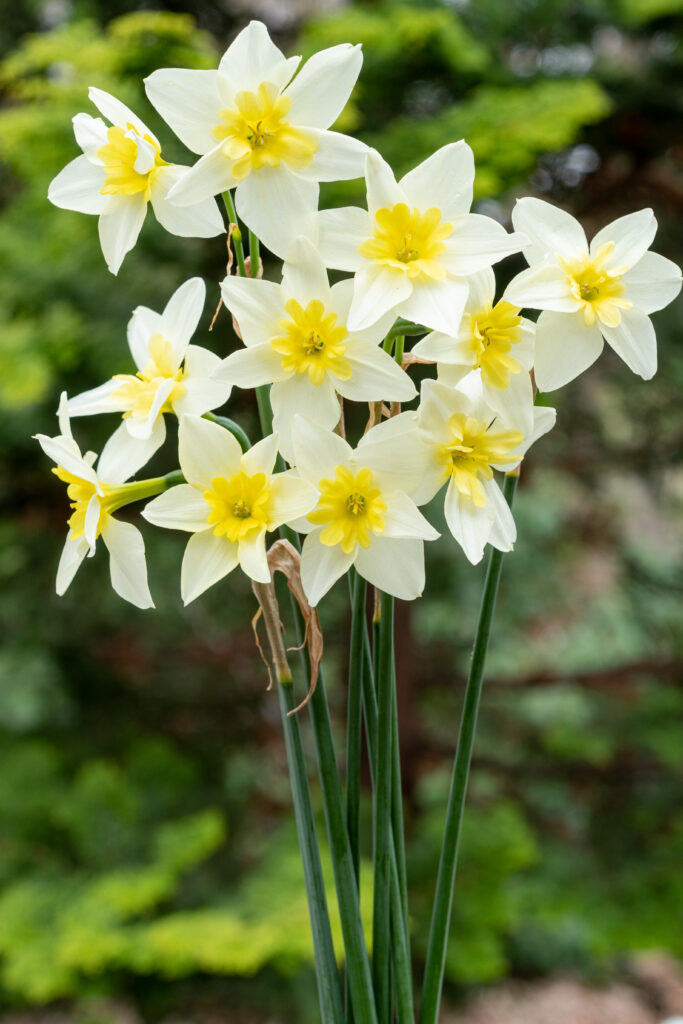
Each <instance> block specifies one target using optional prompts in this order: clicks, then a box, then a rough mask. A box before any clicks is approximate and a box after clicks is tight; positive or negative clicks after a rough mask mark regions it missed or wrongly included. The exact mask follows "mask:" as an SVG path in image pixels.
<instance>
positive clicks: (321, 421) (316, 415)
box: [270, 373, 341, 463]
mask: <svg viewBox="0 0 683 1024" xmlns="http://www.w3.org/2000/svg"><path fill="white" fill-rule="evenodd" d="M270 402H271V405H272V407H273V427H274V429H275V430H276V431H277V432H278V436H279V439H280V442H279V443H280V451H281V452H282V454H283V455H284V457H285V458H286V459H287V461H288V462H290V463H292V462H296V459H295V449H294V442H293V439H292V427H293V424H294V419H295V417H296V416H297V415H300V414H301V413H302V412H305V414H306V418H307V419H309V420H310V422H313V423H315V424H316V426H317V427H318V428H322V429H323V430H334V428H335V427H336V425H337V423H338V422H339V418H340V416H341V409H340V406H339V399H338V398H337V394H336V392H335V389H334V384H333V382H332V381H331V380H330V379H329V378H328V379H326V380H324V381H323V383H322V384H318V385H316V384H311V382H310V380H309V379H308V374H304V373H295V374H294V375H293V376H292V377H289V378H288V379H287V380H283V381H279V382H277V383H275V384H273V386H272V388H271V389H270Z"/></svg>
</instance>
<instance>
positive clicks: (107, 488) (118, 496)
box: [52, 466, 127, 540]
mask: <svg viewBox="0 0 683 1024" xmlns="http://www.w3.org/2000/svg"><path fill="white" fill-rule="evenodd" d="M52 472H53V473H54V474H55V476H56V477H57V478H58V479H59V480H61V481H62V482H63V483H65V484H66V485H67V488H66V494H67V497H68V498H69V504H70V506H71V508H72V509H73V511H72V513H71V516H70V517H69V519H68V521H67V524H68V526H69V529H70V530H71V535H72V537H73V539H74V540H77V539H78V538H79V537H82V536H83V535H84V533H85V514H86V512H87V510H88V505H89V504H90V501H91V499H92V497H93V495H94V494H96V493H97V491H96V489H95V485H94V484H93V483H91V481H90V480H83V479H82V477H80V476H76V475H75V474H74V473H70V472H69V470H68V469H64V467H63V466H55V467H54V468H53V470H52ZM100 487H101V488H102V491H103V492H104V493H103V494H101V495H99V496H98V500H99V506H100V515H99V519H98V521H97V530H96V533H95V537H96V538H97V537H99V535H100V533H101V531H102V525H103V523H104V521H105V519H106V518H107V516H108V515H109V514H110V513H111V512H115V511H116V509H117V508H121V506H122V505H124V504H126V501H127V498H126V497H125V496H124V495H125V488H122V487H116V486H115V485H109V484H102V483H101V484H100Z"/></svg>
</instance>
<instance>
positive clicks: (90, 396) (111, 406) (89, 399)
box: [68, 380, 121, 416]
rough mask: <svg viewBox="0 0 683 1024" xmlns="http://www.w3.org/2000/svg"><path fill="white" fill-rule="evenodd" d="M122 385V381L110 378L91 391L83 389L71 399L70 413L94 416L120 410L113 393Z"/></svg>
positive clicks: (72, 414) (71, 414)
mask: <svg viewBox="0 0 683 1024" xmlns="http://www.w3.org/2000/svg"><path fill="white" fill-rule="evenodd" d="M120 387H121V382H120V381H118V380H108V381H105V383H104V384H100V386H99V387H97V388H92V389H91V390H90V391H82V392H81V394H80V395H75V396H74V397H73V398H70V399H69V407H68V408H69V415H70V416H94V415H96V414H98V413H102V412H118V411H119V408H118V405H117V403H116V402H114V401H112V398H111V395H112V392H113V391H116V389H117V388H120Z"/></svg>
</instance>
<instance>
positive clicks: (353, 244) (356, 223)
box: [318, 206, 372, 273]
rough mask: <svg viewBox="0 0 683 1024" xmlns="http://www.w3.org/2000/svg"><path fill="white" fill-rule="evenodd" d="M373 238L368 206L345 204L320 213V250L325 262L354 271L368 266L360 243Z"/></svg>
mask: <svg viewBox="0 0 683 1024" xmlns="http://www.w3.org/2000/svg"><path fill="white" fill-rule="evenodd" d="M368 238H372V224H371V222H370V218H369V217H368V214H367V212H366V211H365V210H361V209H360V207H358V206H344V207H341V208H340V209H337V210H321V211H320V213H319V214H318V251H319V252H320V255H321V256H322V258H323V260H324V261H325V266H327V267H334V268H335V269H336V270H348V271H350V272H351V273H354V272H355V271H357V270H360V269H361V267H366V266H367V260H366V259H364V257H363V256H361V254H360V253H359V252H358V247H359V246H360V245H362V244H363V242H365V241H367V240H368Z"/></svg>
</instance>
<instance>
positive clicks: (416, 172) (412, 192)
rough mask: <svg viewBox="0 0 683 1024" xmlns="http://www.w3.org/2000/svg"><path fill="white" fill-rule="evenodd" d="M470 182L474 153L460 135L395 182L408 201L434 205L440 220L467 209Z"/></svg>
mask: <svg viewBox="0 0 683 1024" xmlns="http://www.w3.org/2000/svg"><path fill="white" fill-rule="evenodd" d="M473 182H474V154H473V153H472V150H471V149H470V147H469V146H468V145H467V143H466V142H465V141H464V140H463V139H461V140H460V142H451V143H449V144H448V145H447V146H442V147H441V149H437V151H436V153H433V154H432V155H431V156H430V157H428V158H427V160H423V161H422V163H421V164H418V166H417V167H415V168H414V169H413V170H412V171H409V172H408V174H406V175H405V176H404V177H403V178H401V181H400V182H399V184H400V186H401V188H402V189H403V191H404V192H405V194H406V196H407V198H408V201H409V204H410V205H411V206H416V207H417V208H418V209H421V210H426V209H428V208H429V207H431V206H436V207H438V208H439V209H440V210H441V216H442V219H443V220H450V219H451V217H459V216H461V215H462V214H466V213H469V209H470V206H471V205H472V183H473Z"/></svg>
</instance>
